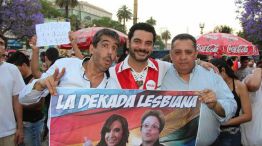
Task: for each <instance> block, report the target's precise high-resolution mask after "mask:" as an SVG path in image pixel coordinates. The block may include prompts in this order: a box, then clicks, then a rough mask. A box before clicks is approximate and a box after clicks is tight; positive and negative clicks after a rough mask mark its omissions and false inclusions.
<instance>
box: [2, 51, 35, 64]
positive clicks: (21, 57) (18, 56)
mask: <svg viewBox="0 0 262 146" xmlns="http://www.w3.org/2000/svg"><path fill="white" fill-rule="evenodd" d="M6 62H8V63H12V64H14V65H17V66H22V65H23V63H25V64H26V65H27V66H30V61H29V59H28V57H27V56H26V55H25V54H24V53H22V52H19V51H16V52H15V53H13V54H12V55H11V56H10V57H9V58H8V59H7V60H6Z"/></svg>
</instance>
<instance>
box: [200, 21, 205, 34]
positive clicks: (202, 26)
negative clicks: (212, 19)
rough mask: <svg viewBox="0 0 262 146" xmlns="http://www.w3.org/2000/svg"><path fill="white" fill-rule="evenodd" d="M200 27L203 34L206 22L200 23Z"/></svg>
mask: <svg viewBox="0 0 262 146" xmlns="http://www.w3.org/2000/svg"><path fill="white" fill-rule="evenodd" d="M199 27H200V34H203V30H204V28H205V23H199Z"/></svg>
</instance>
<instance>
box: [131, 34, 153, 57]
mask: <svg viewBox="0 0 262 146" xmlns="http://www.w3.org/2000/svg"><path fill="white" fill-rule="evenodd" d="M153 38H154V37H153V34H152V33H151V32H147V31H144V30H136V31H135V32H134V35H133V37H132V38H131V40H129V41H128V43H129V53H130V57H132V58H133V59H134V60H136V61H138V62H145V61H147V59H148V58H149V56H150V54H151V53H152V51H153V46H154V43H153Z"/></svg>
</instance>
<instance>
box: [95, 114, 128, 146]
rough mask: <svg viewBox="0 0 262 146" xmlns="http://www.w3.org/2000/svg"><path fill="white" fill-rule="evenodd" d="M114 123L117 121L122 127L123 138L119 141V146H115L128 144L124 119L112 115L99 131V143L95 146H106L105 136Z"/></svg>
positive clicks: (126, 125) (126, 124) (126, 126)
mask: <svg viewBox="0 0 262 146" xmlns="http://www.w3.org/2000/svg"><path fill="white" fill-rule="evenodd" d="M114 121H119V122H120V123H121V125H122V129H123V136H122V139H121V141H120V143H119V144H117V146H126V143H127V142H128V137H129V130H128V123H127V120H126V118H124V117H122V116H120V115H117V114H113V115H111V116H110V117H109V118H108V119H107V120H106V122H105V123H104V125H103V128H102V130H101V133H100V134H101V140H100V141H99V143H98V144H97V146H105V145H106V141H105V135H106V133H107V132H108V131H109V130H110V126H111V125H112V124H113V122H114Z"/></svg>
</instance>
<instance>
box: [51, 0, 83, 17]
mask: <svg viewBox="0 0 262 146" xmlns="http://www.w3.org/2000/svg"><path fill="white" fill-rule="evenodd" d="M55 4H56V5H57V6H59V7H60V8H65V18H68V11H69V7H71V8H74V7H76V6H77V5H78V0H55Z"/></svg>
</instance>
